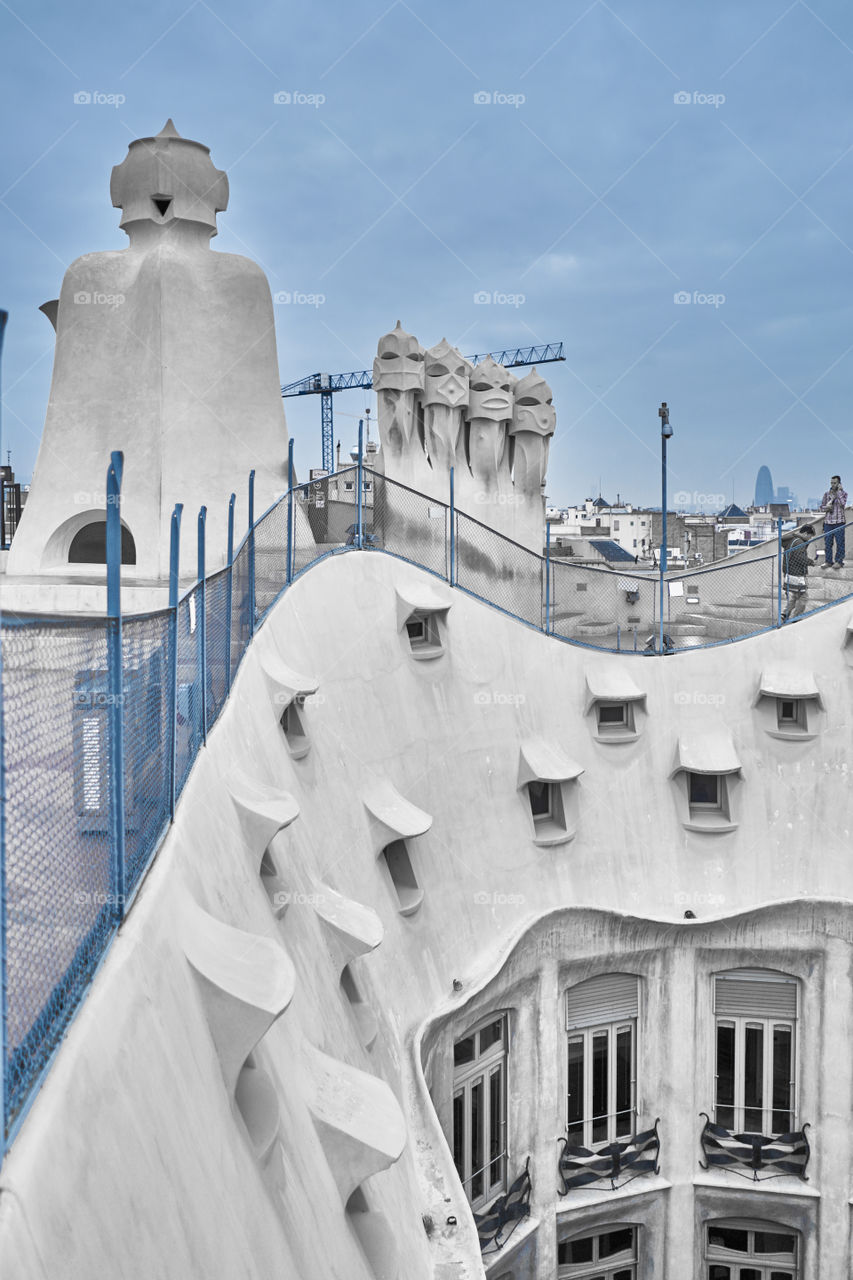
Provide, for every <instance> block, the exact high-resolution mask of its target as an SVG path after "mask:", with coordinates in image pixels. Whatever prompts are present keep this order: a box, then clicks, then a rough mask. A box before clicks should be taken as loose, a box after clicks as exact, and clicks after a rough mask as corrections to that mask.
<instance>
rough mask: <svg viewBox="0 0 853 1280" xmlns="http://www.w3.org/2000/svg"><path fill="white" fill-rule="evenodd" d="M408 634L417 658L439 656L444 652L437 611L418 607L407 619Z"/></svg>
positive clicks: (410, 644) (413, 654) (411, 647)
mask: <svg viewBox="0 0 853 1280" xmlns="http://www.w3.org/2000/svg"><path fill="white" fill-rule="evenodd" d="M406 635H407V637H408V640H409V648H410V649H411V651H412V656H413V657H415V658H437V657H438V656H439V654H441V653H443V652H444V646H443V644H442V641H441V631H440V629H439V622H438V614H437V613H428V612H427V611H426V610H421V609H416V610H415V612H414V613H412V614H410V615H409V617H408V618H407V619H406Z"/></svg>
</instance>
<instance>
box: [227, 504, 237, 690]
mask: <svg viewBox="0 0 853 1280" xmlns="http://www.w3.org/2000/svg"><path fill="white" fill-rule="evenodd" d="M236 501H237V495H236V493H232V494H231V497H230V498H229V499H228V578H227V581H226V583H225V697H226V698H227V697H228V695H229V693H230V692H231V604H232V600H233V596H234V504H235V503H236Z"/></svg>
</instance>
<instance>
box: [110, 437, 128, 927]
mask: <svg viewBox="0 0 853 1280" xmlns="http://www.w3.org/2000/svg"><path fill="white" fill-rule="evenodd" d="M123 466H124V455H123V454H122V453H120V452H113V453H111V454H110V465H109V468H108V469H107V619H106V623H107V679H108V683H109V726H110V730H109V770H108V772H109V785H110V846H111V854H112V889H113V919H114V920H115V922H116V923H117V924H119V923H121V921H122V919H123V918H124V905H125V852H124V663H123V654H122V635H121V510H120V508H121V477H122V470H123Z"/></svg>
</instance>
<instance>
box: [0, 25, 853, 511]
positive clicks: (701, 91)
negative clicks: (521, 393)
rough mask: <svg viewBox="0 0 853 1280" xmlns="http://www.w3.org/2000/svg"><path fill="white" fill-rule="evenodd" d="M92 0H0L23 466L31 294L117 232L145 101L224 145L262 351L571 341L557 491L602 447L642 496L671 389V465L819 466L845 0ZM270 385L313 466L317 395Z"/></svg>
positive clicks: (317, 352)
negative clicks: (706, 0)
mask: <svg viewBox="0 0 853 1280" xmlns="http://www.w3.org/2000/svg"><path fill="white" fill-rule="evenodd" d="M105 12H106V11H105ZM95 17H96V13H95V12H94V11H93V15H92V19H91V20H88V19H87V20H85V21H82V22H81V21H79V20H78V18H77V17H76V16H75V15H74V14H72V13H70V12H69V11H68V10H67V9H65V8H63V7H62V6H60V5H58V4H55V3H48V4H47V5H46V6H45V8H44V10H42V11H41V12H40V13H39V14H37V15H30V18H29V19H28V21H27V23H26V24H25V23H24V20H23V17H22V16H20V15H17V14H16V11H15V10H14V8H12V7H9V6H6V7H4V10H3V12H2V16H0V29H2V30H3V32H4V34H5V35H6V40H5V41H4V50H5V52H4V54H3V55H0V56H2V57H3V58H4V72H5V76H6V82H7V85H8V86H9V93H10V97H11V100H13V101H17V102H26V104H27V106H26V111H22V112H20V113H19V116H18V119H17V121H16V128H15V129H14V130H10V131H7V134H6V136H5V137H4V141H3V159H4V172H5V173H6V174H7V181H6V184H5V187H4V190H3V192H2V193H0V194H2V201H3V203H2V204H0V219H2V222H0V225H2V229H3V230H2V234H3V246H4V248H3V255H4V266H5V268H6V270H5V275H4V280H5V291H4V295H3V298H2V299H0V305H2V306H3V307H5V308H6V309H8V311H9V313H10V319H9V325H8V328H7V333H6V343H5V354H4V367H3V389H4V416H3V430H4V444H3V447H4V450H5V449H6V448H10V449H11V452H12V462H13V465H14V466H15V468H16V471H17V473H18V474H19V475H20V476H21V478H22V479H23V480H26V479H27V478H28V476H29V475H30V474H31V471H32V466H33V462H34V459H35V453H36V446H37V443H38V439H39V437H40V435H41V431H42V427H43V423H44V417H45V411H46V407H47V401H48V395H49V388H50V369H51V364H52V359H53V342H54V338H53V333H52V331H51V329H50V326H49V324H48V322H47V320H46V319H45V318H44V316H42V315H40V314H38V307H39V306H40V305H41V304H42V303H43V302H44V301H46V300H48V299H51V298H54V297H55V296H56V294H57V291H58V286H59V282H60V280H61V277H62V274H63V272H64V270H65V268H66V267H67V265H68V264H69V263H70V262H71V261H72V260H73V259H74V258H76V257H77V256H78V255H80V254H85V253H89V252H95V251H103V250H109V249H120V248H123V247H124V246H125V244H126V240H125V237H124V235H123V233H122V232H121V231H120V230H119V228H118V216H117V214H116V211H115V210H114V209H113V208H112V207H111V205H110V199H109V192H108V187H107V183H106V182H105V180H104V174H105V172H108V171H109V167H110V166H111V165H114V164H118V163H120V161H121V159H122V157H123V155H124V153H125V150H126V146H127V142H128V141H129V140H130V139H131V138H132V137H138V136H150V135H151V134H154V133H156V132H157V130H159V129H160V128H161V127H162V125H163V123H164V121H165V120H166V118H167V117H168V116H171V117H172V118H173V119H174V121H175V124H176V126H177V128H178V129H179V130H180V132H181V133H182V134H183V135H184V136H186V137H190V138H203V139H204V140H205V141H206V142H208V143H209V144H210V146H211V154H212V156H213V158H214V161H215V163H216V164H217V165H218V166H219V167H221V168H224V169H225V170H226V171H227V172H228V174H229V179H230V182H231V202H230V205H229V208H228V210H227V212H226V213H225V214H223V216H222V218H221V230H220V235H219V237H218V239H217V240H216V241H214V245H213V247H214V251H219V250H221V251H224V252H232V253H242V254H245V255H246V256H249V257H252V258H254V259H255V260H257V261H259V262H260V263H261V265H262V266H263V268H264V270H265V271H266V273H267V275H268V277H269V280H270V285H271V289H272V292H273V296H274V297H275V298H277V299H279V300H278V301H277V302H276V305H275V323H276V333H277V341H278V351H279V371H280V375H281V378H282V381H283V382H287V381H292V380H295V379H297V378H300V377H303V376H305V375H307V374H309V373H312V372H314V371H316V370H321V371H328V372H339V371H345V370H352V369H362V368H369V367H370V366H371V364H372V360H373V356H374V354H375V348H376V342H377V340H378V338H379V336H380V335H381V334H383V333H385V332H387V331H388V329H389V328H391V327H392V326H393V324H394V322H395V321H396V320H397V319H398V318H399V319H400V320H401V321H402V323H403V325H404V327H405V328H407V329H408V330H409V331H410V332H417V333H418V334H419V335H420V336H421V338H422V340H423V341H424V342H425V343H435V342H438V341H439V339H440V338H441V337H442V336H446V337H447V338H448V340H449V341H450V342H451V343H453V344H454V345H456V346H458V347H459V348H460V349H462V350H464V351H476V350H490V349H496V348H499V347H501V346H504V345H514V344H518V343H524V344H528V343H529V344H532V343H534V342H548V341H560V340H562V341H564V342H565V344H566V354H567V360H566V363H565V364H561V365H549V366H547V368H545V369H543V373H544V375H545V376H546V377H547V379H548V381H549V382H550V384H551V385H552V387H553V391H554V403H555V407H556V409H557V413H558V426H557V434H556V436H555V438H554V442H553V448H552V452H551V462H550V477H549V488H550V489H551V490H552V491H554V492H570V491H573V490H576V489H578V488H580V487H583V484H584V482H583V480H582V477H584V476H587V477H589V476H590V475H596V474H598V473H599V472H600V471H602V470H604V468H605V464H606V462H607V460H608V459H612V458H613V457H614V456H618V457H619V458H620V459H621V460H622V461H623V462H627V464H628V465H627V467H626V470H627V471H628V472H629V474H630V476H631V484H632V486H633V487H634V489H635V493H636V496H637V499H638V500H639V501H642V502H646V503H651V502H653V501H654V500H655V496H656V494H657V493H658V492H659V434H658V427H659V422H658V419H657V406H658V404H659V403H660V401H661V400H664V399H665V400H667V402H668V403H669V404H670V406H671V411H672V425H673V428H674V433H675V434H674V438H673V440H672V442H671V447H670V484H671V486H672V488H673V491H683V492H690V493H692V492H699V493H706V494H712V493H713V494H717V493H722V494H724V495H725V499H726V501H730V500H731V498H732V494H734V497H735V499H736V500H740V501H741V502H745V501H747V500H748V495H749V494H750V492H751V490H752V484H753V480H754V476H755V471H756V469H757V466H758V464H759V462H761V461H762V460H766V459H767V458H768V457H769V458H770V459H771V461H772V465H773V469H774V471H778V474H779V475H785V476H787V478H788V483H789V484H790V485H791V486H792V488H793V489H794V490H795V491H796V492H798V493H800V494H808V493H822V492H823V490H824V488H825V487H826V482H827V479H828V476H829V475H830V474H832V473H833V472H840V473H841V474H842V476H843V475H844V472H845V470H846V469H847V459H848V458H849V456H850V454H851V448H853V431H851V428H850V425H849V411H848V406H849V404H850V401H851V398H853V360H852V359H851V350H853V348H851V344H850V343H849V341H848V340H847V336H846V335H847V333H848V332H849V330H850V328H851V321H853V303H851V297H853V292H851V289H850V287H849V284H850V280H851V273H853V263H851V246H850V244H849V243H848V237H847V236H846V230H845V228H846V220H847V203H848V201H847V190H848V187H849V179H850V176H851V170H853V149H851V144H853V136H851V127H850V123H849V122H850V119H851V112H850V110H849V107H850V100H851V77H850V68H851V57H853V53H851V49H853V14H851V13H850V12H849V11H848V10H847V9H846V8H845V7H844V6H843V5H841V4H840V3H835V2H832V3H824V4H821V5H818V6H817V7H809V6H807V5H805V4H802V3H795V4H793V5H790V6H789V7H787V8H786V7H784V6H782V5H781V4H779V3H770V2H769V0H766V2H762V3H759V4H757V5H755V6H753V7H751V8H750V10H749V12H748V13H746V14H744V12H743V9H742V6H739V5H735V4H734V3H733V0H726V2H725V3H723V4H722V5H721V6H718V7H717V8H715V10H714V12H713V14H710V13H708V14H704V13H692V12H687V11H679V12H674V11H673V9H672V7H671V6H670V5H668V4H663V3H660V2H655V3H651V4H650V5H648V6H646V7H645V8H644V10H643V11H642V12H635V11H634V10H633V9H631V8H630V7H629V6H627V5H625V4H619V3H617V4H615V5H610V4H605V3H603V0H597V2H596V3H593V4H592V5H586V4H581V3H571V4H569V5H568V6H561V5H557V4H556V3H544V4H541V5H539V6H537V7H536V8H535V9H534V10H533V11H531V13H530V16H529V21H528V22H526V23H525V24H522V25H516V26H513V27H512V28H509V27H508V26H507V25H506V24H503V23H501V22H499V21H494V20H492V13H491V10H487V9H485V8H481V9H480V10H476V11H472V13H471V20H470V21H465V22H460V20H459V14H458V12H457V11H456V10H454V9H453V8H452V7H450V6H448V5H446V4H442V3H438V4H437V5H433V6H431V8H430V9H429V11H428V12H427V11H421V10H420V9H418V8H417V6H414V5H410V4H408V3H407V2H406V3H404V2H403V0H395V3H393V4H391V6H390V7H383V6H381V5H379V6H376V7H375V8H370V9H367V8H365V7H363V6H359V7H358V8H356V9H352V8H350V7H347V6H344V5H342V4H339V3H333V4H330V5H329V6H327V17H328V23H327V24H326V26H325V28H324V30H323V32H322V37H321V36H320V34H319V31H318V27H317V22H316V13H315V10H314V9H313V8H312V7H311V6H310V5H308V4H307V3H300V4H295V5H294V6H292V9H291V10H290V11H289V15H288V23H287V27H286V29H285V28H284V27H281V26H280V25H279V24H276V23H272V22H270V21H269V15H268V14H267V13H266V12H258V13H255V12H253V11H251V10H246V9H245V7H241V6H238V5H237V4H235V3H233V0H228V2H227V3H224V4H223V5H222V6H221V7H217V8H214V7H211V6H210V5H208V4H207V3H203V2H202V0H196V3H193V4H191V5H190V6H189V7H188V8H187V9H186V10H185V11H184V12H183V13H182V14H181V15H180V16H179V17H178V18H177V19H176V18H175V15H174V12H173V11H172V10H171V9H170V8H169V6H167V5H165V4H164V3H155V4H153V5H152V6H150V7H149V8H148V9H146V10H145V12H144V13H142V12H139V13H133V14H130V13H125V12H118V13H117V12H114V11H112V10H110V12H109V21H104V22H96V21H95ZM377 65H381V66H382V67H383V75H382V76H381V77H377V76H375V75H374V74H373V68H375V67H376V66H377ZM812 65H819V66H820V67H821V75H820V77H819V78H818V79H817V80H815V77H814V76H813V75H811V74H810V73H809V72H808V70H807V69H808V67H810V66H812ZM225 78H227V83H228V85H229V92H228V94H227V95H223V94H222V91H221V86H222V83H223V82H224V79H225ZM36 80H37V81H38V82H39V83H40V85H41V86H42V88H41V89H40V92H39V94H38V95H33V94H31V93H30V92H29V88H30V85H31V84H32V83H33V82H35V81H36ZM566 120H570V121H573V122H574V124H573V126H572V127H571V128H570V129H568V130H567V129H566V127H565V122H566ZM45 191H52V192H54V193H56V194H55V195H54V197H53V198H51V199H45V198H44V192H45ZM462 193H464V195H463V194H462ZM368 407H369V408H371V410H372V413H371V416H372V417H375V397H374V396H373V395H368V396H367V397H365V396H364V394H363V393H356V392H353V393H352V394H351V395H350V396H340V397H338V399H337V401H336V405H335V422H336V438H337V439H340V441H341V444H342V448H343V452H344V454H345V455H346V454H348V453H349V450H350V448H351V446H352V444H353V442H354V440H355V436H356V431H357V420H358V418H359V416H362V415H363V414H364V411H365V409H366V408H368ZM286 411H287V417H288V422H289V425H290V429H291V433H292V435H293V436H294V438H295V441H296V464H297V468H298V469H299V472H300V474H307V471H308V469H309V467H311V466H313V465H317V464H318V462H319V452H320V414H319V406H318V405H317V402H316V400H315V399H313V398H310V397H309V398H306V399H305V400H304V401H298V400H291V401H289V402H288V403H287V405H286ZM805 438H807V439H808V442H809V447H808V449H807V450H806V449H804V448H803V442H804V439H805ZM4 457H5V453H4ZM624 487H626V488H627V487H628V486H627V485H626V486H624Z"/></svg>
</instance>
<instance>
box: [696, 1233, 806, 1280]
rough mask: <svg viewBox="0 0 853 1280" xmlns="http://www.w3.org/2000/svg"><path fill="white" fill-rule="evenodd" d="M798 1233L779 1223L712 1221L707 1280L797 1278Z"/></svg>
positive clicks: (706, 1246) (706, 1249) (707, 1240)
mask: <svg viewBox="0 0 853 1280" xmlns="http://www.w3.org/2000/svg"><path fill="white" fill-rule="evenodd" d="M798 1243H799V1242H798V1237H797V1232H796V1231H791V1230H789V1229H788V1228H787V1227H784V1226H782V1225H781V1224H780V1223H775V1222H749V1221H739V1220H738V1219H732V1220H731V1221H729V1222H709V1223H708V1225H707V1228H706V1234H705V1271H704V1275H705V1276H706V1277H707V1280H796V1278H797V1276H798V1275H799V1274H800V1273H799V1269H798V1266H797V1255H798V1247H797V1246H798Z"/></svg>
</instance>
